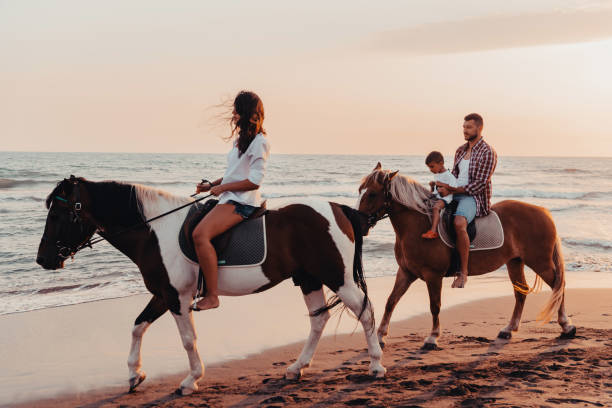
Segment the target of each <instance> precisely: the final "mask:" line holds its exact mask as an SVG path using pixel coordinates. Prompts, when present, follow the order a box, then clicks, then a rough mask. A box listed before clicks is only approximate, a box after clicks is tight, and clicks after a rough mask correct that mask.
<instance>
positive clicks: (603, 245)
mask: <svg viewBox="0 0 612 408" xmlns="http://www.w3.org/2000/svg"><path fill="white" fill-rule="evenodd" d="M562 241H563V244H565V245H569V246H580V247H587V248H596V249H603V250H606V251H607V250H610V249H612V241H605V240H601V241H597V240H594V239H573V238H563V239H562Z"/></svg>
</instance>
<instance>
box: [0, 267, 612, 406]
mask: <svg viewBox="0 0 612 408" xmlns="http://www.w3.org/2000/svg"><path fill="white" fill-rule="evenodd" d="M493 275H495V274H493ZM574 276H576V275H574ZM605 276H607V274H605V275H602V278H603V277H605ZM608 280H609V279H607V280H606V279H603V280H601V283H602V284H601V285H600V286H603V287H607V286H609V282H607V281H608ZM370 282H372V283H370ZM370 282H368V283H370V287H371V288H372V293H373V302H374V305H375V307H376V309H377V313H376V315H377V321H379V320H380V313H381V312H382V309H383V305H384V300H385V297H386V290H388V289H386V287H387V285H390V283H391V282H390V279H387V278H383V279H371V280H370ZM447 283H448V284H449V285H450V281H449V282H447ZM507 285H508V284H507V282H504V279H503V275H499V276H493V277H481V278H474V279H472V282H471V289H470V288H468V290H466V292H460V291H451V290H449V289H446V288H445V296H446V299H445V300H446V302H445V303H446V304H447V305H449V304H451V305H452V304H453V303H457V304H458V305H456V306H447V307H444V308H443V311H442V313H441V322H442V329H443V333H442V337H441V339H440V341H439V345H440V350H435V351H430V352H426V351H423V350H421V349H420V347H421V345H422V342H423V339H424V338H425V337H426V336H427V334H428V331H429V329H430V316H429V313H425V312H426V309H427V303H426V302H425V299H426V294H425V293H424V290H423V289H424V288H421V287H420V286H419V285H418V284H417V285H415V287H414V288H411V291H412V293H411V292H408V294H407V295H406V297H405V298H404V299H402V302H401V303H400V304H399V306H398V309H397V314H396V319H395V321H394V322H392V326H391V330H390V336H389V338H388V343H387V345H386V347H385V350H384V353H385V354H384V358H383V364H384V365H385V366H386V368H387V370H388V372H387V376H386V378H385V379H382V380H373V379H371V378H370V377H368V376H367V367H368V356H367V353H366V351H365V341H364V338H363V332H362V329H361V328H358V329H357V330H356V331H355V332H354V333H352V334H351V332H352V331H353V329H354V327H355V321H354V320H352V319H351V318H348V317H346V316H345V317H344V318H343V319H342V320H341V323H340V325H339V326H338V328H337V329H336V324H337V319H332V320H331V321H330V323H329V324H328V326H327V328H326V331H325V333H324V335H327V337H324V338H323V339H322V340H321V343H320V345H319V348H318V350H317V354H316V355H315V359H314V362H313V364H312V366H311V367H310V368H308V369H306V370H305V371H304V376H303V377H302V378H301V379H300V380H299V381H297V382H293V381H286V380H284V378H283V375H284V371H285V369H286V366H287V365H289V364H291V362H292V361H294V360H295V358H296V357H297V355H298V354H299V352H300V350H301V347H302V345H303V340H304V338H305V334H306V333H307V323H306V321H307V317H306V316H305V314H304V312H303V310H302V312H301V313H298V314H297V316H299V317H300V318H299V319H295V316H294V318H293V319H286V320H282V319H285V316H284V313H280V314H279V315H277V316H276V317H277V319H272V320H270V321H272V322H273V323H274V324H273V325H270V323H269V321H268V326H267V327H264V328H262V327H259V326H260V322H261V321H265V319H263V320H258V318H257V317H253V318H252V319H248V318H247V319H243V320H240V321H237V322H236V323H237V324H236V325H235V327H234V328H233V329H230V328H228V330H227V331H226V332H225V333H223V334H222V333H216V334H215V337H214V338H213V337H212V336H211V335H210V334H207V333H206V332H205V327H206V325H207V324H214V322H215V319H223V316H225V317H226V318H227V316H233V315H234V314H235V313H240V312H241V313H243V314H244V310H250V311H253V310H257V311H258V312H261V311H263V310H264V307H265V305H269V302H270V301H271V299H276V300H277V301H278V302H279V304H280V303H282V302H284V301H287V299H294V298H295V296H297V295H298V294H299V291H298V290H297V289H296V288H291V287H289V285H286V286H285V287H281V288H278V289H277V290H276V291H275V292H274V291H270V292H266V293H268V294H269V296H268V297H266V296H264V295H262V296H251V297H246V298H227V299H225V300H226V301H225V302H224V307H225V314H223V313H221V312H215V313H216V314H215V313H210V315H209V316H205V315H203V314H202V313H200V314H199V315H197V316H196V325H197V327H198V329H199V336H200V337H199V339H198V344H199V347H200V351H201V353H202V358H203V360H204V363H205V364H206V373H205V377H204V378H202V379H201V380H200V391H199V392H198V393H196V394H194V395H191V396H187V397H179V396H176V395H174V394H173V391H174V390H175V388H176V387H177V385H178V384H179V383H180V381H181V380H182V378H183V377H184V373H185V372H186V369H187V365H186V357H185V356H184V354H183V353H182V347H181V346H180V340H179V338H178V335H177V334H176V328H175V327H173V321H172V319H171V318H169V316H164V318H162V319H160V321H159V322H157V323H156V325H157V327H156V326H155V325H154V326H152V327H151V330H150V332H148V333H147V335H145V338H144V343H143V368H144V370H145V371H147V373H148V374H149V378H148V379H147V380H146V381H145V382H144V383H143V384H142V385H141V386H140V387H139V388H138V389H137V392H135V393H133V394H128V393H127V381H126V376H127V369H126V367H125V357H126V354H127V350H128V346H129V324H130V322H131V320H132V319H133V317H132V315H133V314H135V313H138V307H137V306H136V304H137V303H139V302H140V303H143V304H144V303H146V297H144V296H136V297H130V298H125V299H113V300H107V301H102V302H92V303H88V304H82V305H75V306H70V307H62V308H55V309H47V310H40V311H35V312H29V313H22V314H14V315H9V316H2V318H1V319H0V327H1V328H2V329H3V330H2V333H3V334H2V335H1V336H2V338H1V340H0V341H2V343H3V345H5V347H3V352H2V354H3V355H2V361H3V366H4V367H5V368H7V369H4V368H3V370H2V371H3V373H2V382H1V384H3V385H0V387H2V388H1V389H0V390H1V393H0V395H1V396H2V405H17V404H21V406H37V407H38V406H42V407H60V406H62V407H63V406H87V407H105V406H109V407H110V406H173V407H174V406H176V407H183V406H203V407H206V406H210V407H217V406H286V405H292V406H294V405H297V406H334V405H337V406H345V405H348V406H351V405H352V406H381V407H382V406H537V405H540V406H557V405H559V404H560V406H565V405H567V404H571V406H609V405H610V404H612V341H610V338H612V323H611V322H612V321H611V317H612V303H610V301H609V298H610V293H611V291H612V289H609V288H605V289H569V290H568V292H567V307H568V312H569V314H570V316H571V317H572V319H573V320H574V323H575V324H576V326H577V327H578V336H577V337H576V338H575V339H572V340H561V339H559V338H558V336H559V333H560V329H559V326H558V325H557V324H556V323H554V322H551V323H549V324H545V325H541V324H539V323H538V322H536V321H535V320H534V319H535V316H536V315H537V312H538V311H539V309H540V307H541V306H542V305H543V304H544V302H545V300H546V299H547V298H548V296H549V294H550V292H549V291H544V292H542V293H540V294H537V295H530V296H529V298H528V300H527V304H526V308H525V313H524V315H523V325H522V327H521V329H520V331H519V332H518V333H516V334H515V335H514V336H513V338H512V339H511V340H509V341H505V340H497V339H496V335H497V333H498V331H499V329H500V328H501V327H503V326H504V325H505V324H506V323H507V320H508V318H509V315H510V313H511V309H512V306H513V304H514V299H513V297H511V296H501V295H500V294H501V293H502V289H505V290H504V291H503V292H505V293H506V294H507V293H508V292H509V288H508V287H507ZM570 286H571V285H570ZM591 286H597V285H594V284H593V282H591ZM388 287H390V286H388ZM484 288H487V289H489V290H490V294H491V296H492V298H489V299H483V300H477V301H472V302H468V303H465V300H462V299H461V298H460V295H462V294H463V295H464V296H468V295H469V294H470V293H471V295H474V293H475V292H477V291H482V290H483V289H484ZM283 296H287V298H286V299H285V298H283ZM247 299H250V300H251V302H252V303H249V304H248V309H244V308H243V307H244V305H245V303H248V302H247ZM443 299H444V298H443ZM299 303H301V300H300V302H295V301H293V302H291V303H289V304H290V305H289V306H288V307H286V308H284V309H283V310H284V312H285V313H293V312H294V310H293V309H294V305H293V304H296V305H297V306H299V307H303V305H300V304H299ZM299 307H297V308H296V310H298V309H299ZM234 308H236V310H233V309H234ZM98 309H99V310H98ZM102 309H103V310H105V311H106V313H105V314H103V313H100V314H99V316H98V315H96V313H97V312H100V311H101V310H102ZM277 309H278V308H277ZM406 315H408V316H410V315H412V316H413V317H410V318H407V319H406V318H405V317H406ZM59 316H62V319H59V320H58V317H59ZM84 317H87V319H86V320H85V321H86V322H87V321H89V322H90V323H89V324H83V327H75V326H78V322H79V319H82V318H84ZM234 318H235V316H234ZM54 319H55V320H54ZM64 319H65V320H64ZM24 321H27V323H28V325H27V326H28V329H27V330H29V335H27V334H26V335H23V330H24V329H23V323H24ZM92 322H93V323H92ZM226 323H227V322H226ZM11 325H12V326H11ZM121 326H126V327H121ZM226 327H227V324H226ZM51 328H54V329H53V330H55V332H54V335H55V336H57V335H59V334H58V333H60V332H61V333H64V334H63V336H64V338H63V341H60V340H49V339H50V338H51V337H49V336H50V334H49V333H48V330H52V329H51ZM293 329H295V330H293ZM294 331H295V332H294ZM287 332H289V333H287ZM240 333H242V335H240ZM283 333H284V334H283ZM275 336H277V337H275ZM113 338H114V340H113ZM292 338H299V340H293V341H290V343H291V344H289V345H283V346H280V347H274V345H275V344H277V343H283V342H285V343H284V344H286V343H287V342H288V340H290V339H292ZM10 339H12V341H9V340H10ZM45 339H47V340H48V341H49V342H45ZM215 339H217V340H218V341H215ZM17 340H19V341H17ZM79 342H80V344H78V343H79ZM215 344H217V345H216V346H215ZM221 345H225V347H221ZM271 347H272V348H271ZM228 350H231V351H232V352H233V353H234V359H232V352H230V351H228ZM241 353H245V354H244V355H241ZM215 355H216V357H215ZM239 356H240V357H239ZM238 357H239V358H238ZM245 357H246V358H245ZM215 359H217V360H219V361H216V362H215ZM31 362H36V364H35V365H30V366H29V365H28V364H31ZM37 373H38V374H37ZM28 390H29V391H28Z"/></svg>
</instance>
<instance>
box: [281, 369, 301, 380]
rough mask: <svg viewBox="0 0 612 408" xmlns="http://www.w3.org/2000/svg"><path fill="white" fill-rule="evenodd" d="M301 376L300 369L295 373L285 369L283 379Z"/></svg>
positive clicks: (295, 378) (296, 378)
mask: <svg viewBox="0 0 612 408" xmlns="http://www.w3.org/2000/svg"><path fill="white" fill-rule="evenodd" d="M301 377H302V370H300V371H298V372H297V373H293V372H290V371H287V372H286V373H285V380H289V381H297V380H299V379H300V378H301Z"/></svg>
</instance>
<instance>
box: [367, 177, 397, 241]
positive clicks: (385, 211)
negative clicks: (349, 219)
mask: <svg viewBox="0 0 612 408" xmlns="http://www.w3.org/2000/svg"><path fill="white" fill-rule="evenodd" d="M382 184H383V196H384V198H385V202H384V204H383V205H382V206H381V207H380V208H379V209H378V210H376V211H375V212H374V213H373V214H369V215H368V216H367V217H368V218H367V223H368V229H369V228H373V227H374V226H375V225H376V223H377V222H378V221H380V220H383V219H385V218H388V217H389V213H390V212H391V206H392V205H391V204H392V198H391V180H389V175H388V174H385V178H384V179H383V183H382Z"/></svg>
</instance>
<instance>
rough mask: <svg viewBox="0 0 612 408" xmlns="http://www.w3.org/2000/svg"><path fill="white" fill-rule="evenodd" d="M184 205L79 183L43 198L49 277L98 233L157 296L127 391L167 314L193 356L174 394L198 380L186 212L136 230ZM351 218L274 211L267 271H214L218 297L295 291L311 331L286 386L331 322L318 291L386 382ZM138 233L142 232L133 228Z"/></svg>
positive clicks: (305, 210)
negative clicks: (183, 235)
mask: <svg viewBox="0 0 612 408" xmlns="http://www.w3.org/2000/svg"><path fill="white" fill-rule="evenodd" d="M190 200H191V199H189V198H182V197H177V196H173V195H171V194H168V193H166V192H163V191H161V190H157V189H153V188H150V187H145V186H142V185H132V184H124V183H118V182H114V181H105V182H92V181H88V180H85V179H83V178H75V177H71V178H70V179H64V180H63V181H60V182H59V183H58V184H57V186H56V187H55V189H54V190H53V191H52V192H51V194H50V195H49V196H48V197H47V202H46V204H47V208H48V209H49V212H48V215H47V222H46V225H45V231H44V234H43V237H42V239H41V242H40V247H39V249H38V256H37V260H36V261H37V263H39V264H40V265H41V266H42V267H44V268H45V269H57V268H62V267H63V264H64V260H65V259H66V258H67V257H69V256H71V255H74V252H76V250H77V248H79V247H80V246H82V245H83V244H84V243H86V242H88V240H89V239H90V238H91V237H92V235H93V234H94V233H95V232H97V233H98V234H99V235H101V236H102V237H104V238H106V239H107V240H108V241H109V242H110V244H111V245H113V246H114V247H115V248H117V249H118V250H119V251H121V252H122V253H123V254H125V255H126V256H127V257H128V258H130V259H131V260H132V261H133V262H134V263H135V264H136V265H137V266H138V268H139V269H140V272H141V273H142V277H143V279H144V283H145V286H146V287H147V289H148V290H149V291H150V292H151V293H152V294H153V298H152V299H151V300H150V302H149V303H148V305H147V306H146V307H145V309H144V310H143V311H142V313H140V315H139V316H138V317H137V318H136V321H135V323H134V328H133V329H132V344H131V347H130V353H129V357H128V367H129V383H130V391H132V390H133V389H134V388H136V387H137V386H138V385H139V384H140V383H141V382H142V381H143V380H144V379H145V374H144V372H143V371H142V370H141V356H140V349H141V342H142V336H143V334H144V332H145V331H146V330H147V328H148V327H149V326H150V325H151V323H153V322H154V321H155V320H156V319H157V318H159V317H160V316H161V315H162V314H164V313H165V312H166V311H167V310H170V312H171V313H172V315H173V317H174V318H175V320H176V324H177V326H178V330H179V333H180V335H181V339H182V342H183V346H184V348H185V350H186V352H187V355H188V357H189V368H190V371H189V375H187V377H186V378H185V379H184V380H183V381H182V382H181V384H180V388H179V389H178V390H177V391H178V392H180V393H181V394H184V395H186V394H190V393H192V392H193V391H195V390H197V389H198V385H197V382H198V379H199V378H200V377H202V375H203V372H204V368H203V364H202V361H201V359H200V355H199V353H198V349H197V346H196V331H195V328H194V323H193V318H192V315H191V310H190V304H191V302H192V301H193V298H194V296H195V295H196V291H197V288H196V286H197V280H198V265H197V264H194V263H193V262H191V261H189V260H188V259H187V258H186V257H185V256H184V255H183V254H182V253H181V250H180V248H179V243H178V234H179V229H180V228H181V225H182V222H183V220H184V218H185V215H186V213H187V211H188V208H185V209H183V210H180V211H177V212H174V213H172V214H169V215H167V216H164V217H162V218H159V219H157V220H155V221H152V222H150V223H148V224H142V222H143V220H146V219H149V218H151V217H153V216H157V215H159V214H161V213H164V212H166V211H169V210H171V209H173V208H176V207H178V206H181V205H184V204H186V203H189V202H190ZM351 211H353V210H349V209H346V208H343V207H341V206H340V205H338V204H335V203H329V202H321V201H304V202H300V203H296V204H290V205H286V206H283V207H280V208H277V209H273V210H270V211H268V213H267V215H266V218H265V229H266V239H267V243H268V252H267V257H266V259H265V261H264V262H263V264H261V265H260V266H256V267H253V266H250V267H244V268H241V267H232V268H224V267H222V266H221V267H219V293H220V294H221V295H226V296H242V295H248V294H252V293H257V292H261V291H264V290H267V289H269V288H271V287H273V286H275V285H276V284H278V283H279V282H281V281H283V280H285V279H288V278H290V277H294V279H295V280H296V282H297V283H298V284H299V285H300V287H301V290H302V293H303V295H304V300H305V302H306V306H307V308H308V311H309V313H310V316H311V317H310V324H311V330H310V335H309V337H308V339H307V340H306V344H305V345H304V348H303V350H302V352H301V354H300V356H299V357H298V359H297V361H296V362H295V363H293V364H291V365H290V366H289V367H288V368H287V372H286V377H287V378H289V379H296V378H299V377H300V375H301V374H302V369H303V368H304V367H307V366H308V365H309V364H310V362H311V360H312V357H313V354H314V352H315V349H316V346H317V344H318V342H319V339H320V337H321V333H322V331H323V328H324V327H325V323H326V322H327V320H328V319H329V311H328V309H329V308H330V306H332V305H331V304H327V303H326V300H325V297H324V293H323V288H322V286H323V285H325V286H327V287H328V288H329V289H331V290H332V291H333V292H335V294H336V296H337V298H338V299H339V300H341V301H342V302H343V303H344V305H345V306H346V307H348V309H350V310H351V311H352V312H353V313H354V314H355V315H356V316H358V317H359V320H360V322H361V324H362V325H363V329H364V332H365V335H366V340H367V344H368V352H369V355H370V367H369V372H370V374H371V375H374V376H376V377H383V376H384V375H385V371H386V370H385V368H384V367H383V366H382V364H381V358H382V350H381V348H380V345H379V344H378V340H377V338H376V334H375V332H374V317H373V312H372V307H371V304H370V302H369V301H368V298H367V291H366V286H365V280H364V277H363V272H362V270H361V267H360V262H359V260H360V256H361V252H360V251H361V247H360V244H359V243H360V242H361V235H360V233H359V230H358V228H357V227H356V225H357V224H356V222H355V221H353V222H351V219H350V218H352V216H351ZM347 214H348V216H349V217H347ZM139 224H140V225H139ZM135 225H136V226H138V227H136V228H134V226H135ZM356 242H357V243H358V244H356ZM364 292H366V293H364Z"/></svg>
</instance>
